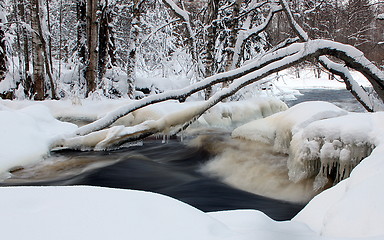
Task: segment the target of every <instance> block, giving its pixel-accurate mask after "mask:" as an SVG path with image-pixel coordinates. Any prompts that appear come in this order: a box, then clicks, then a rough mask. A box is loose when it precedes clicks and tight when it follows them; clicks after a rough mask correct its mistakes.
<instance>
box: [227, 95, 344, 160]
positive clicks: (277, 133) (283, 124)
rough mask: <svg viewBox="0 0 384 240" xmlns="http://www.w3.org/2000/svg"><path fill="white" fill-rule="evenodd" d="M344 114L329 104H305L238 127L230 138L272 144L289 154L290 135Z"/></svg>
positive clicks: (277, 149) (276, 148) (279, 150)
mask: <svg viewBox="0 0 384 240" xmlns="http://www.w3.org/2000/svg"><path fill="white" fill-rule="evenodd" d="M346 114H347V112H346V111H344V110H342V109H340V108H338V107H336V106H335V105H333V104H331V103H327V102H305V103H301V104H298V105H295V106H293V107H291V108H289V109H288V110H286V111H284V112H280V113H277V114H274V115H272V116H270V117H267V118H263V119H259V120H255V121H252V122H249V123H247V124H245V125H243V126H240V127H238V128H236V129H235V130H234V131H233V132H232V136H233V137H239V138H244V139H247V140H252V141H261V142H263V143H268V144H272V145H273V146H274V149H275V150H276V151H278V152H282V153H289V150H290V142H291V140H292V135H294V134H295V133H296V132H297V131H299V130H300V129H301V128H304V127H306V126H307V125H308V124H310V123H311V122H314V121H316V120H321V119H325V118H331V117H337V116H342V115H346Z"/></svg>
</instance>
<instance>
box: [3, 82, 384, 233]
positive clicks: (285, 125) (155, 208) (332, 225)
mask: <svg viewBox="0 0 384 240" xmlns="http://www.w3.org/2000/svg"><path fill="white" fill-rule="evenodd" d="M281 79H282V80H284V83H275V84H276V86H278V87H279V88H280V89H283V88H288V87H291V89H295V88H296V87H297V86H294V83H293V82H294V81H301V83H299V84H298V86H299V87H300V88H303V86H304V87H307V88H309V87H315V86H310V85H311V84H312V83H311V84H309V83H308V84H306V83H304V82H305V80H303V79H301V80H297V79H296V80H295V79H294V78H291V77H288V75H284V77H283V78H281ZM279 81H280V80H279ZM289 81H292V82H289ZM321 81H323V82H326V81H327V80H325V79H323V80H321ZM302 84H304V85H302ZM327 84H328V83H327ZM332 84H333V85H332ZM292 86H293V87H292ZM321 86H322V87H338V86H339V83H338V82H335V81H332V83H330V85H329V86H328V85H321ZM317 87H319V86H317ZM291 92H294V91H291ZM258 102H260V100H258V101H256V100H248V101H247V102H245V103H242V102H241V103H239V104H237V105H236V104H234V103H228V104H221V106H220V105H219V106H218V107H217V109H216V110H215V109H212V110H211V115H207V116H208V117H207V116H205V118H203V120H200V121H199V124H209V122H216V121H219V122H220V124H219V125H221V126H225V127H227V126H228V125H229V124H232V123H235V124H236V125H240V124H242V123H240V120H238V119H236V118H235V117H234V116H235V115H237V116H240V115H241V114H240V113H242V114H243V115H242V117H241V118H244V119H246V120H245V121H249V120H250V118H256V119H257V118H263V119H260V120H256V121H255V122H252V123H249V124H248V125H244V126H242V127H239V128H237V129H236V130H235V131H234V133H233V136H234V137H242V138H247V139H249V140H257V141H259V140H262V141H266V142H270V143H273V144H274V146H275V147H276V149H280V150H281V151H282V152H286V153H290V154H296V155H298V156H299V157H298V158H295V159H291V160H290V163H291V165H290V166H289V167H290V174H291V175H292V176H291V175H290V177H292V180H293V181H299V180H300V179H301V178H303V177H305V176H301V175H300V174H299V173H297V172H295V171H296V170H298V169H301V170H302V171H301V172H306V171H308V169H307V168H306V167H305V166H312V165H313V164H312V162H310V163H309V164H307V163H308V162H309V160H311V161H319V165H320V166H328V165H329V164H331V163H332V164H333V163H337V164H339V165H340V166H342V167H343V168H347V167H348V166H349V165H350V164H351V163H350V161H351V160H353V156H355V155H358V152H356V149H358V147H359V146H361V145H362V144H369V146H371V147H374V149H373V151H372V153H371V154H370V155H369V157H367V158H366V159H364V160H363V161H362V162H361V163H360V164H359V165H358V166H357V167H356V168H355V169H354V170H353V171H352V173H351V177H349V178H347V179H345V180H343V181H341V182H340V183H339V184H337V185H336V186H334V187H332V188H330V189H328V190H326V191H324V192H322V193H321V194H319V195H318V196H317V197H315V198H314V199H313V200H311V201H310V202H309V204H308V205H307V206H306V207H305V208H304V209H303V210H302V211H301V212H300V213H299V214H298V215H297V216H296V217H295V218H294V219H293V220H291V221H286V222H275V221H273V220H271V219H270V218H268V217H267V216H265V215H264V214H263V213H261V212H258V211H254V210H238V211H223V212H215V213H203V212H201V211H199V210H197V209H195V208H193V207H191V206H189V205H187V204H184V203H181V202H179V201H177V200H174V199H171V198H169V197H165V196H162V195H159V194H154V193H149V192H140V191H131V190H119V189H106V188H97V187H84V186H76V187H4V188H0V196H1V197H0V211H1V212H2V218H0V226H1V227H0V229H1V236H2V238H4V239H31V240H33V239H36V240H37V239H39V240H42V239H57V240H59V239H95V240H96V239H127V238H130V239H167V240H169V239H236V240H238V239H239V240H241V239H244V240H247V239H288V240H289V239H292V240H293V239H295V240H296V239H303V240H304V239H310V240H311V239H384V223H383V220H382V219H383V217H384V205H383V202H384V189H383V188H382V185H383V184H384V161H383V159H382V158H383V157H382V156H384V137H383V136H384V127H383V125H382V123H383V122H384V114H383V113H382V112H379V113H375V114H371V113H348V112H346V111H344V110H341V109H339V108H337V107H335V106H334V105H332V104H329V103H323V102H313V103H304V104H302V105H297V106H296V107H293V108H290V109H289V110H286V111H283V112H280V113H278V114H275V115H272V116H270V117H267V116H269V115H271V114H272V113H273V112H278V111H281V110H284V109H285V107H284V105H283V104H281V103H280V102H278V101H276V100H271V99H266V100H264V101H262V104H261V105H257V103H258ZM124 103H125V102H124V100H119V101H97V102H90V103H87V102H86V101H83V102H82V105H73V103H72V102H71V101H66V102H55V101H49V102H44V103H38V104H36V103H31V102H27V101H23V102H10V101H1V102H0V115H1V116H0V121H1V124H0V131H1V133H2V134H1V135H0V143H1V144H0V171H1V172H2V177H7V176H6V172H7V170H9V169H11V168H15V167H18V166H21V165H22V166H26V165H28V164H29V163H33V162H36V161H41V160H43V158H44V156H45V155H47V154H49V148H50V144H51V143H52V141H54V140H55V139H57V138H59V137H61V136H63V135H65V134H69V133H72V132H73V131H75V130H76V129H77V126H76V125H74V124H70V123H64V122H61V121H58V120H56V119H55V118H54V117H60V118H62V119H65V118H66V119H75V120H78V121H81V120H82V121H84V122H87V121H91V120H94V119H96V118H99V117H101V116H103V115H104V114H106V113H107V112H108V111H110V110H113V109H115V108H117V107H118V106H120V105H121V104H124ZM231 104H232V105H231ZM190 105H193V103H186V104H185V105H181V106H183V107H185V108H187V107H188V106H190ZM158 106H160V105H158ZM177 106H179V105H176V103H174V102H168V103H166V104H165V105H164V106H163V107H155V108H153V109H152V110H151V109H149V110H148V109H147V110H148V111H147V113H145V112H144V113H142V115H141V116H140V117H138V118H137V119H136V120H135V117H136V116H128V117H127V119H126V121H124V123H127V122H130V123H132V122H134V123H137V122H136V121H138V122H139V121H142V120H138V119H140V118H146V117H147V116H148V115H150V116H154V115H155V117H154V118H158V117H159V116H161V115H162V114H164V113H169V112H172V111H174V110H175V109H177V108H178V107H177ZM255 109H258V110H257V111H255ZM309 110H310V111H309ZM263 111H264V112H263ZM156 114H157V115H156ZM138 115H139V114H138ZM232 116H233V117H232ZM237 116H236V117H237ZM264 117H267V118H264ZM229 119H231V120H229ZM233 119H236V121H234V120H233ZM228 121H229V123H228ZM266 126H267V127H266ZM215 127H218V126H215ZM320 143H321V144H320ZM356 146H357V147H356ZM301 167H302V168H301ZM311 169H312V168H311ZM320 169H321V168H320ZM340 169H341V167H340ZM4 174H5V175H4ZM320 177H322V176H321V175H320ZM320 177H319V179H320V180H321V178H320Z"/></svg>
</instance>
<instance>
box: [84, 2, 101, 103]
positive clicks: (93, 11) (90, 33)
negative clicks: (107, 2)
mask: <svg viewBox="0 0 384 240" xmlns="http://www.w3.org/2000/svg"><path fill="white" fill-rule="evenodd" d="M97 7H98V0H87V46H88V49H87V50H88V57H87V68H86V74H85V76H86V81H87V96H89V94H90V93H91V92H94V91H95V90H96V86H97V82H96V81H97V70H98V67H97V66H98V62H99V61H98V58H99V57H98V49H97V48H98V45H99V41H98V40H99V37H98V28H99V23H98V17H97Z"/></svg>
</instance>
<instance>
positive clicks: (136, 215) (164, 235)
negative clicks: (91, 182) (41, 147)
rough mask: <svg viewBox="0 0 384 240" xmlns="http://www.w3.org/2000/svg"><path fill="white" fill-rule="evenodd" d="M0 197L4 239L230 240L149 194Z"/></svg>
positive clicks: (213, 224)
mask: <svg viewBox="0 0 384 240" xmlns="http://www.w3.org/2000/svg"><path fill="white" fill-rule="evenodd" d="M0 192H1V196H2V197H1V198H0V211H1V212H2V216H6V217H3V218H1V219H0V225H1V226H2V227H1V229H2V231H1V235H2V238H4V239H31V240H35V239H36V240H37V239H39V240H44V239H47V240H48V239H49V240H52V239H55V240H61V239H63V240H68V239H94V240H98V239H104V240H105V239H113V240H118V239H164V240H171V239H175V240H176V239H177V240H179V239H185V240H188V239H191V240H192V239H193V240H195V239H212V240H213V239H218V240H219V239H235V238H232V237H231V236H233V235H234V233H232V232H231V231H230V230H229V229H228V228H227V227H226V226H225V225H224V224H222V223H221V222H219V221H217V220H215V219H214V218H212V217H210V216H208V215H206V214H204V213H203V212H201V211H199V210H197V209H195V208H193V207H191V206H189V205H187V204H184V203H182V202H179V201H177V200H175V199H172V198H170V197H166V196H163V195H159V194H155V193H149V192H140V191H130V190H118V189H107V188H95V187H15V188H1V189H0Z"/></svg>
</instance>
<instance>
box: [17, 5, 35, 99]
mask: <svg viewBox="0 0 384 240" xmlns="http://www.w3.org/2000/svg"><path fill="white" fill-rule="evenodd" d="M24 5H25V1H24V0H18V11H19V16H20V19H21V21H22V22H26V11H25V6H24ZM21 36H22V38H23V51H22V52H23V58H24V78H23V77H22V82H21V84H22V85H23V87H24V93H25V95H26V96H27V97H28V98H32V97H33V94H34V89H33V81H32V76H31V72H30V68H29V67H30V66H29V63H30V53H29V46H30V37H29V34H28V32H27V31H25V29H24V27H23V28H22V30H21Z"/></svg>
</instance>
